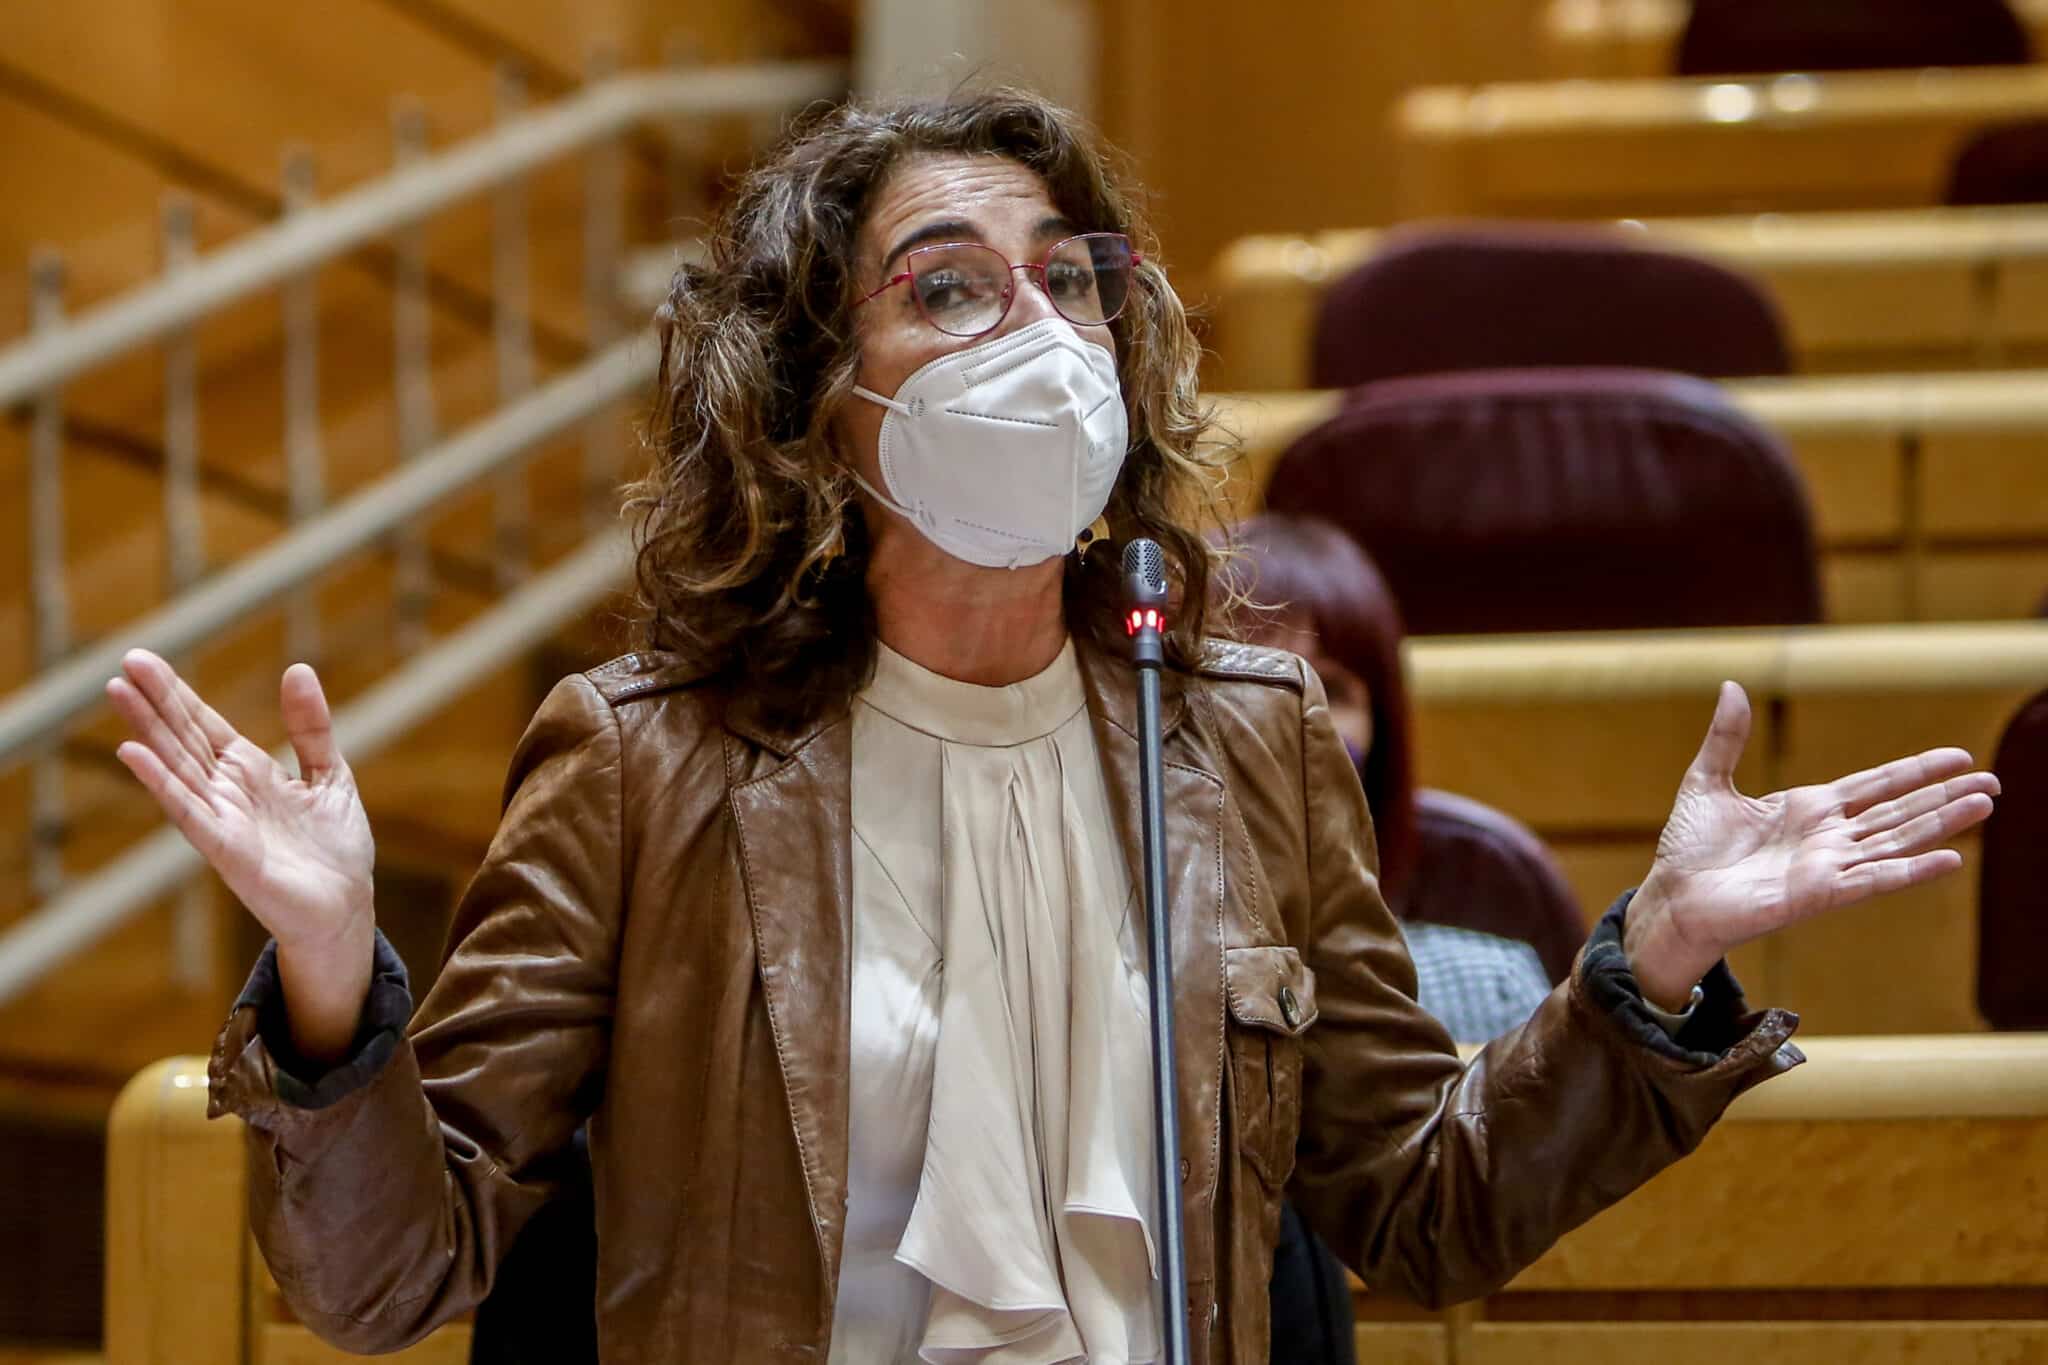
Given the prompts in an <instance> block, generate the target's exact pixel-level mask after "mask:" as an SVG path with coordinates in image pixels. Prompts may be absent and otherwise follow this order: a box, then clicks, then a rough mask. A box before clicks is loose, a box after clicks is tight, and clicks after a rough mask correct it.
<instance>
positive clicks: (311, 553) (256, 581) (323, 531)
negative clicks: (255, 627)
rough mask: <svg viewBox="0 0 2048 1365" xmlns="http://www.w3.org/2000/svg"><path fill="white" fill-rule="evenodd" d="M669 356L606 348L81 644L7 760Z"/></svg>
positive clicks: (553, 431)
mask: <svg viewBox="0 0 2048 1365" xmlns="http://www.w3.org/2000/svg"><path fill="white" fill-rule="evenodd" d="M659 359H660V356H659V350H658V345H657V343H656V341H655V339H654V337H653V335H652V334H651V333H646V332H643V333H641V334H640V335H638V336H635V337H632V338H630V339H629V340H626V341H621V342H617V343H615V344H614V345H613V346H612V347H611V349H609V350H607V351H605V352H604V353H603V354H602V355H599V356H597V357H595V358H594V359H592V360H590V361H587V362H586V363H584V364H583V365H580V366H578V367H577V368H576V369H574V370H571V371H569V372H568V373H567V374H564V375H562V376H560V377H559V378H556V379H554V380H552V381H551V382H549V383H548V384H546V385H544V386H542V387H541V388H539V389H536V390H535V391H534V392H533V393H532V394H531V395H530V396H529V397H526V398H523V399H521V400H520V401H519V402H517V403H514V404H512V405H511V406H509V407H506V408H501V409H499V410H498V411H497V412H495V413H493V414H492V415H491V416H489V417H486V418H484V419H483V420H482V421H480V422H478V423H476V424H475V425H474V426H471V427H469V428H467V429H466V430H464V431H463V432H462V433H461V434H460V435H457V436H455V437H453V438H451V439H449V440H447V441H444V442H442V443H441V444H440V445H437V446H435V447H433V448H432V449H431V450H429V451H427V452H426V453H425V454H423V455H422V456H421V457H420V458H419V459H418V460H415V461H414V462H412V463H410V464H408V465H406V466H404V467H403V468H402V469H400V470H398V471H397V472H396V473H393V474H391V475H388V476H387V477H385V478H382V479H379V480H378V481H376V482H375V483H373V484H371V485H370V486H369V487H367V488H365V489H363V490H362V491H361V492H359V493H357V494H356V495H355V496H353V497H351V498H349V499H348V500H347V501H345V502H341V503H337V504H335V505H334V506H333V507H332V508H331V509H329V510H328V511H326V512H323V513H321V514H320V515H319V516H317V517H314V518H313V519H312V520H310V521H306V522H303V523H301V524H300V525H299V526H298V527H296V528H294V529H293V530H291V531H289V532H287V533H286V534H285V535H284V536H283V537H282V538H280V539H279V540H278V541H277V542H275V543H274V544H272V545H270V546H268V547H267V548H265V549H263V550H259V551H257V552H256V553H255V554H252V555H250V556H249V557H248V558H246V559H243V560H241V561H239V562H238V563H236V564H234V565H233V566H232V567H230V568H227V569H224V570H222V571H221V572H220V573H218V574H215V575H214V576H213V577H211V578H209V579H207V580H206V581H205V582H204V583H201V584H200V585H198V586H197V587H195V588H193V589H192V590H191V591H189V592H185V593H182V594H180V595H179V596H178V597H176V598H174V599H172V600H171V601H170V602H169V603H168V604H166V605H165V606H163V607H162V608H160V609H159V610H157V611H155V612H153V613H151V614H150V615H148V616H145V617H143V618H142V619H141V620H139V621H136V622H135V623H133V624H132V625H127V626H123V627H122V628H121V629H120V630H119V631H117V632H115V633H114V634H112V635H110V636H108V637H107V638H106V639H105V640H103V641H101V642H100V643H98V644H96V645H93V646H91V647H90V648H87V649H83V650H80V651H79V652H78V653H77V654H74V655H72V656H71V657H70V658H68V659H66V660H65V661H64V662H63V663H61V664H59V665H57V666H56V667H55V668H52V669H49V670H47V671H45V672H44V673H42V674H40V675H39V676H38V677H37V678H36V679H35V681H33V682H31V683H29V684H28V685H27V686H25V687H23V688H21V689H19V690H18V691H16V692H14V693H13V694H11V695H10V696H8V697H7V698H6V699H5V700H4V701H0V767H4V766H5V765H6V764H7V762H8V760H9V759H11V758H13V757H14V756H16V755H18V754H22V753H25V752H28V751H29V750H31V749H34V748H36V747H37V746H39V745H41V744H43V743H45V742H46V741H47V740H48V739H49V736H50V735H51V734H52V733H54V732H55V731H56V729H57V727H59V726H60V725H62V724H63V723H64V722H65V721H67V720H69V719H70V718H71V717H73V716H75V715H77V714H79V713H80V712H82V711H85V710H87V709H89V708H91V707H93V706H96V705H98V704H99V702H100V700H101V698H102V696H103V695H104V693H103V691H102V689H103V688H104V687H105V685H106V681H107V679H109V678H111V677H113V676H114V675H115V674H117V673H119V672H120V671H121V656H122V655H123V654H125V653H127V652H128V651H129V650H130V649H136V648H142V649H150V650H154V651H155V652H157V653H158V654H163V655H176V654H181V653H184V652H186V651H188V650H190V649H192V648H194V647H195V646H197V645H200V644H203V643H205V642H206V641H207V640H208V639H210V638H211V637H212V636H213V635H214V634H215V633H216V632H218V631H220V630H222V629H225V628H226V627H228V626H229V625H232V624H233V623H234V622H236V621H237V620H239V619H241V618H242V617H243V616H245V615H247V614H248V613H249V612H252V611H255V610H257V609H259V608H261V607H265V606H268V605H270V604H271V603H273V602H276V601H278V600H279V599H281V598H283V597H284V596H285V595H286V594H288V593H289V592H290V591H291V590H292V589H293V588H295V587H298V586H299V585H300V584H302V583H305V582H307V581H309V580H310V579H312V578H313V577H314V576H315V575H316V574H318V573H320V572H321V571H322V570H325V569H327V568H330V567H332V566H333V565H334V564H336V563H338V562H340V561H341V560H342V559H344V558H346V557H347V556H348V555H351V554H354V553H355V552H357V551H359V550H362V549H365V548H367V547H369V546H371V545H373V544H375V543H376V542H377V541H378V540H379V539H380V538H382V537H383V536H385V535H388V534H390V533H391V532H393V531H395V530H397V529H398V528H399V527H401V526H404V525H405V524H406V523H407V522H409V521H411V520H412V519H413V518H415V517H417V516H418V515H420V513H422V512H424V511H426V510H428V509H429V508H431V507H433V506H434V505H435V504H436V503H438V502H440V501H442V500H443V499H445V498H448V497H450V496H452V495H454V494H456V493H459V492H461V491H462V490H463V489H465V488H467V487H468V486H470V485H471V484H473V483H475V482H476V481H477V480H478V479H481V478H484V477H485V476H487V475H490V474H492V473H495V472H497V471H499V470H502V469H506V468H509V467H511V466H512V464H513V462H514V461H516V460H518V459H519V457H520V456H522V455H525V454H526V453H527V452H529V451H531V450H532V449H533V448H534V447H536V446H538V445H540V444H541V443H542V442H544V441H547V440H548V439H550V438H551V437H555V436H559V435H561V434H562V433H564V432H566V431H570V430H572V429H574V428H575V426H576V424H577V423H578V422H581V421H583V420H584V419H585V418H587V417H589V416H590V415H591V414H592V413H594V412H601V411H603V410H604V408H605V406H606V405H608V404H610V403H614V402H616V401H618V400H619V399H622V398H625V397H627V396H629V395H630V394H632V393H633V392H634V391H635V390H636V389H638V388H639V387H640V386H641V385H643V384H645V383H646V382H647V381H648V380H649V379H651V378H653V376H654V372H655V367H656V365H657V364H658V362H659Z"/></svg>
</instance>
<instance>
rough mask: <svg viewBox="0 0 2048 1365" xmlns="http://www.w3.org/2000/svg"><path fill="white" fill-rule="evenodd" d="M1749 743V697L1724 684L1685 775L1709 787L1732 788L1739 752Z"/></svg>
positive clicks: (1734, 687)
mask: <svg viewBox="0 0 2048 1365" xmlns="http://www.w3.org/2000/svg"><path fill="white" fill-rule="evenodd" d="M1748 743H1749V694H1748V693H1746V692H1744V691H1743V690H1742V687H1741V685H1740V684H1739V683H1733V682H1724V683H1722V684H1721V694H1720V696H1719V697H1718V698H1717V699H1716V700H1715V702H1714V719H1713V723H1712V724H1710V725H1709V726H1708V727H1707V737H1706V739H1704V740H1702V741H1701V742H1700V751H1699V754H1698V755H1697V756H1696V757H1695V758H1694V759H1693V761H1692V767H1691V768H1689V769H1688V770H1687V773H1686V775H1687V776H1688V777H1692V778H1697V779H1699V780H1700V781H1702V782H1705V783H1707V784H1709V785H1711V786H1715V787H1733V786H1734V785H1735V765H1736V764H1738V763H1740V762H1741V761H1742V750H1743V747H1744V746H1745V745H1747V744H1748Z"/></svg>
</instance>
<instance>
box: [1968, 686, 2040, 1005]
mask: <svg viewBox="0 0 2048 1365" xmlns="http://www.w3.org/2000/svg"><path fill="white" fill-rule="evenodd" d="M1991 770H1992V771H1993V772H1995V773H1997V774H1998V781H1999V785H2000V786H2001V787H2002V788H2003V791H2002V792H2001V793H2000V795H1999V798H1998V804H1997V805H1996V806H1995V807H1994V808H1993V809H1992V812H1991V818H1990V819H1989V820H1987V821H1985V822H1984V852H1983V858H1984V862H1983V867H1982V869H1981V872H1980V875H1979V880H1978V883H1977V1008H1978V1009H1980V1010H1982V1011H1983V1012H1984V1017H1985V1019H1986V1020H1988V1021H1989V1022H1990V1024H1991V1027H1993V1028H1999V1029H2029V1030H2033V1029H2048V970H2043V964H2044V963H2048V890H2044V888H2048V692H2043V693H2041V694H2040V695H2039V696H2037V697H2035V698H2034V699H2033V700H2031V701H2029V702H2028V703H2027V704H2026V705H2025V706H2022V707H2021V708H2020V709H2019V711H2018V712H2017V713H2016V714H2015V715H2014V716H2013V718H2012V720H2011V721H2010V722H2009V723H2008V724H2007V725H2006V727H2005V734H2004V735H2003V736H2002V737H2000V739H1999V741H1998V754H1997V756H1996V757H1995V758H1993V759H1992V761H1991Z"/></svg>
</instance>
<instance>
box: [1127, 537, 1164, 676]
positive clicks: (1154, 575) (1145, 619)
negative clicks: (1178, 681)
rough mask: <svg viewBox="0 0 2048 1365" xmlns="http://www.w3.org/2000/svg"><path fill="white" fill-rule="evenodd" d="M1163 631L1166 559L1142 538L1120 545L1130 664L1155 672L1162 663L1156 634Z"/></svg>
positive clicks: (1155, 543) (1151, 542) (1155, 544)
mask: <svg viewBox="0 0 2048 1365" xmlns="http://www.w3.org/2000/svg"><path fill="white" fill-rule="evenodd" d="M1165 627H1166V556H1165V555H1164V554H1163V553H1161V552H1160V549H1159V542H1158V541H1156V540H1150V539H1147V538H1146V537H1144V536H1140V537H1138V538H1137V539H1136V540H1133V541H1127V542H1126V543H1125V545H1124V629H1125V631H1126V632H1127V633H1128V634H1129V635H1130V637H1131V662H1133V663H1135V664H1136V665H1137V666H1138V667H1140V668H1149V669H1153V670H1157V669H1158V668H1159V666H1160V665H1161V664H1163V663H1165V662H1166V649H1165V645H1164V642H1163V641H1162V640H1161V638H1160V634H1159V633H1160V631H1162V630H1163V629H1165Z"/></svg>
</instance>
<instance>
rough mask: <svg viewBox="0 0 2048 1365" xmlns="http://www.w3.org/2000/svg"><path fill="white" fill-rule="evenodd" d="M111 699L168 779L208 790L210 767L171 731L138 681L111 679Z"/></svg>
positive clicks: (191, 787) (109, 696)
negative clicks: (207, 782)
mask: <svg viewBox="0 0 2048 1365" xmlns="http://www.w3.org/2000/svg"><path fill="white" fill-rule="evenodd" d="M107 699H108V700H109V701H111V702H112V703H113V704H114V709H115V710H116V711H118V712H120V714H121V718H122V719H123V720H125V721H127V722H128V728H129V730H131V731H132V732H133V733H134V734H135V737H136V738H137V739H138V740H140V741H141V742H142V744H143V746H145V747H146V749H147V750H148V752H149V754H150V756H151V757H152V758H153V759H154V760H155V763H156V766H157V768H159V769H162V770H163V772H164V774H165V777H166V778H167V779H170V780H175V781H177V782H179V783H181V784H183V785H184V786H185V787H187V788H190V789H191V790H192V791H193V792H194V793H195V794H196V793H198V792H202V791H204V790H205V789H206V781H207V772H208V769H207V768H206V767H205V766H203V765H202V764H201V762H200V760H199V759H198V758H197V757H195V756H194V755H193V753H192V750H191V749H190V748H189V747H187V746H186V745H185V744H184V743H182V742H181V741H180V740H179V739H178V737H177V736H176V735H174V734H172V733H171V728H170V726H169V725H168V724H166V723H165V721H164V718H163V715H162V713H161V712H159V711H158V710H157V709H156V707H154V706H152V705H150V702H149V699H148V698H147V697H145V696H143V695H142V693H141V692H140V691H138V690H137V689H136V687H135V684H133V683H131V682H129V681H128V679H126V678H114V679H111V680H110V681H109V682H108V683H107ZM116 752H118V750H117V751H116ZM128 766H129V767H130V768H134V766H135V765H134V764H133V763H130V764H129V765H128ZM141 775H142V774H141V773H140V772H139V771H138V772H137V773H136V776H138V777H140V776H141ZM145 785H147V784H145Z"/></svg>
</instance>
